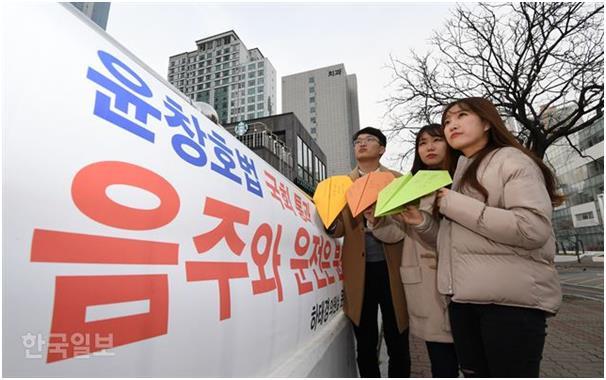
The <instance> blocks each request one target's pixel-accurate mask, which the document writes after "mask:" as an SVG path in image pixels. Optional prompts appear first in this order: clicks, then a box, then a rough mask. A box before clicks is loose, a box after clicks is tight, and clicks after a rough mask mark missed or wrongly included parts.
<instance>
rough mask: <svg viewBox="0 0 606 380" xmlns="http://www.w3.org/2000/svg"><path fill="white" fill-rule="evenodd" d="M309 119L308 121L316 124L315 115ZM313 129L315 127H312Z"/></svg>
mask: <svg viewBox="0 0 606 380" xmlns="http://www.w3.org/2000/svg"><path fill="white" fill-rule="evenodd" d="M309 121H310V122H311V123H312V124H316V117H315V116H314V117H311V118H310V119H309ZM314 129H315V128H314Z"/></svg>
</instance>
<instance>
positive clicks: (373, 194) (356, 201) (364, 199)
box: [346, 172, 395, 217]
mask: <svg viewBox="0 0 606 380" xmlns="http://www.w3.org/2000/svg"><path fill="white" fill-rule="evenodd" d="M394 178H395V177H394V175H393V174H391V173H390V172H371V173H368V174H366V175H365V176H363V177H360V178H358V179H357V180H356V181H355V182H354V183H353V185H351V187H350V188H349V190H347V194H346V198H347V204H348V205H349V208H350V210H351V214H352V215H353V216H354V217H356V216H358V215H359V214H360V213H361V212H362V211H364V210H366V209H367V208H368V207H369V206H370V205H372V204H373V203H375V202H376V201H377V196H378V195H379V192H380V191H381V190H383V189H384V188H385V186H387V185H389V183H390V182H391V181H393V180H394Z"/></svg>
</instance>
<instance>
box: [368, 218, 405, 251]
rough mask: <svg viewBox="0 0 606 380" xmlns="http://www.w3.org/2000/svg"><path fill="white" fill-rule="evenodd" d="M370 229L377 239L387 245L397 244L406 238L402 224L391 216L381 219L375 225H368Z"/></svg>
mask: <svg viewBox="0 0 606 380" xmlns="http://www.w3.org/2000/svg"><path fill="white" fill-rule="evenodd" d="M368 228H369V229H370V230H371V231H372V234H373V235H374V236H375V237H376V238H377V239H379V240H381V241H382V242H383V243H387V244H395V243H397V242H399V241H401V240H402V239H404V237H405V236H406V234H405V233H404V231H403V230H402V226H401V225H400V223H398V221H397V220H395V219H393V218H392V217H391V216H385V217H383V218H380V219H379V221H378V222H377V223H376V224H374V225H373V224H371V223H368Z"/></svg>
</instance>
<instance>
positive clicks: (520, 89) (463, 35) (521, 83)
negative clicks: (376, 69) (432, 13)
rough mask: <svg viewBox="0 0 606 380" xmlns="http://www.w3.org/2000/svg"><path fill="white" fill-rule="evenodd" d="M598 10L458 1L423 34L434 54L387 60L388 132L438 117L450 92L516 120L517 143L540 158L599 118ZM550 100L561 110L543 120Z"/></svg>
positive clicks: (601, 29) (601, 52)
mask: <svg viewBox="0 0 606 380" xmlns="http://www.w3.org/2000/svg"><path fill="white" fill-rule="evenodd" d="M603 12H604V5H603V4H601V3H589V4H583V3H515V4H514V3H507V4H498V5H497V4H485V3H480V4H477V5H475V6H474V7H473V8H468V7H466V6H465V5H457V6H456V8H455V10H454V11H453V14H452V17H451V18H450V19H449V20H448V21H447V22H446V25H445V28H444V30H442V31H441V32H435V33H434V35H433V37H432V38H431V40H430V45H431V46H432V47H434V48H435V50H434V51H430V52H429V53H427V54H424V55H418V54H416V53H415V52H414V51H412V52H411V57H410V59H408V60H406V61H404V60H400V59H398V58H394V57H390V63H389V64H388V67H389V68H390V69H391V70H392V73H393V82H392V85H393V86H395V89H396V93H395V94H393V95H391V96H390V97H389V98H388V99H385V103H386V104H387V106H388V111H387V113H386V115H388V116H389V117H390V122H391V129H390V131H391V135H392V136H394V135H398V134H399V135H401V132H402V131H406V130H416V129H418V128H419V127H420V126H421V125H423V124H426V123H429V122H435V121H438V122H439V120H440V112H441V110H442V108H443V106H444V105H446V104H448V103H450V102H451V101H453V100H455V99H459V98H463V97H470V96H482V97H486V98H488V99H490V100H491V101H492V102H493V103H494V104H495V105H496V106H497V108H498V109H499V112H500V113H501V115H502V116H503V117H504V118H505V119H508V118H513V119H515V120H516V121H517V123H518V125H519V126H521V128H520V130H519V131H518V132H517V137H518V139H519V140H520V142H521V143H522V144H523V145H524V146H525V147H527V148H529V149H530V150H532V151H533V152H534V153H535V154H536V155H537V156H538V157H540V158H542V157H543V156H544V154H545V150H546V149H547V147H549V146H550V145H551V144H552V143H554V142H555V141H556V140H558V139H562V138H567V136H569V135H571V134H573V133H575V132H578V131H580V130H581V129H583V128H586V127H588V126H590V125H591V124H592V123H594V122H595V121H596V120H598V119H599V118H601V117H603V113H604V76H603V72H604V27H603V20H604V13H603ZM556 107H557V108H558V109H565V110H566V113H565V115H560V116H559V117H557V118H553V117H549V115H552V114H553V112H554V109H555V108H556ZM408 154H410V152H407V153H406V154H404V155H403V156H401V158H403V157H405V156H407V155H408Z"/></svg>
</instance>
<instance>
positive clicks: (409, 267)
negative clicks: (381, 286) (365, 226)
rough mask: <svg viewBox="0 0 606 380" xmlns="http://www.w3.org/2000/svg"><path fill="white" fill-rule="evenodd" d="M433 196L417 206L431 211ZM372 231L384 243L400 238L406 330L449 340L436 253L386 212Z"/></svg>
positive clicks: (436, 339)
mask: <svg viewBox="0 0 606 380" xmlns="http://www.w3.org/2000/svg"><path fill="white" fill-rule="evenodd" d="M434 199H435V196H434V195H432V196H428V197H425V198H423V199H421V204H420V208H421V209H422V210H426V211H428V212H431V209H432V207H433V202H434ZM372 231H373V234H374V235H375V236H376V237H377V239H379V240H382V241H384V242H385V243H394V242H396V241H399V240H402V239H404V247H403V249H402V264H401V265H400V276H401V277H402V284H403V286H404V294H405V295H406V303H407V306H408V324H409V328H410V333H411V334H413V335H415V336H417V337H419V338H421V339H423V340H425V341H428V342H441V343H452V334H451V333H450V321H449V319H448V303H447V300H446V297H445V296H443V295H441V294H440V293H439V292H438V289H437V284H436V269H437V264H438V262H437V260H438V258H437V256H436V252H435V250H433V249H432V248H431V247H429V246H428V245H427V244H426V243H423V242H422V241H421V239H420V238H419V237H418V236H417V234H416V232H415V231H414V229H413V228H410V227H408V226H407V225H406V224H404V223H400V222H398V221H397V220H395V219H393V218H392V217H390V216H387V217H385V218H381V219H379V220H378V221H377V222H376V224H375V225H374V226H372Z"/></svg>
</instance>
